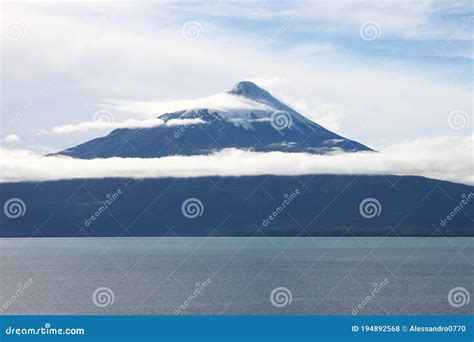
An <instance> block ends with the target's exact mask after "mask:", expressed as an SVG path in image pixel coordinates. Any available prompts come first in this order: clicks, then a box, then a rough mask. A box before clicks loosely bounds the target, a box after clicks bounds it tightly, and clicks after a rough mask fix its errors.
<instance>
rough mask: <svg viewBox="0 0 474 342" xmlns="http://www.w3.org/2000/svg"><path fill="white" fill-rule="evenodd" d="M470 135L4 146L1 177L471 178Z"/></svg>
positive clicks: (470, 181)
mask: <svg viewBox="0 0 474 342" xmlns="http://www.w3.org/2000/svg"><path fill="white" fill-rule="evenodd" d="M473 141H474V139H473V136H469V137H464V138H460V137H443V138H436V139H420V140H416V141H411V142H406V143H403V144H398V145H393V146H390V147H388V148H386V149H385V150H383V151H381V152H380V153H373V152H359V153H343V154H334V155H323V156H320V155H310V154H305V153H283V152H269V153H257V152H250V151H242V150H235V149H229V150H224V151H220V152H218V153H215V154H212V155H206V156H172V157H163V158H108V159H92V160H82V159H72V158H69V157H45V156H40V155H37V154H33V153H31V152H28V151H20V150H5V149H4V150H2V151H1V157H2V158H1V160H2V173H1V177H0V180H1V181H2V182H18V181H46V180H58V179H74V178H107V177H126V178H162V177H203V176H253V175H305V174H340V175H342V174H361V175H420V176H426V177H430V178H436V179H442V180H448V181H453V182H459V183H465V184H474V176H473V173H472V169H473V161H472V157H471V151H472V145H473Z"/></svg>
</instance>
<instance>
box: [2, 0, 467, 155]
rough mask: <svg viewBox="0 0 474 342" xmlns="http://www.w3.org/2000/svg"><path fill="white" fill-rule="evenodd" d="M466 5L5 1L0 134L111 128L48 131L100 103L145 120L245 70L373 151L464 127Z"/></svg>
mask: <svg viewBox="0 0 474 342" xmlns="http://www.w3.org/2000/svg"><path fill="white" fill-rule="evenodd" d="M473 15H474V11H473V7H472V2H471V1H444V2H432V1H422V2H421V1H406V2H401V1H399V2H387V1H378V2H376V3H375V2H371V3H369V2H365V3H363V2H361V3H355V2H342V1H334V2H329V1H328V2H298V3H296V4H295V3H292V2H280V3H271V2H242V1H239V2H235V3H221V2H217V3H214V2H209V3H207V2H202V1H199V2H187V3H182V2H181V3H179V2H176V3H172V2H138V3H134V4H131V3H119V4H118V3H114V4H111V3H108V4H107V3H97V2H88V3H82V4H77V3H67V2H62V3H61V2H48V3H35V4H25V3H7V4H5V3H3V4H2V25H1V26H2V30H3V31H2V49H1V68H2V70H1V116H2V121H1V124H2V127H1V134H2V135H1V140H2V146H3V147H8V148H22V149H24V148H27V149H32V150H35V151H45V152H49V151H53V150H58V149H62V148H66V147H69V146H72V145H75V144H78V143H81V142H84V141H85V140H88V139H90V138H93V137H97V136H101V135H105V134H106V133H107V132H108V131H107V130H102V131H90V130H79V131H77V132H74V133H71V134H51V133H49V134H45V131H51V130H52V128H53V127H54V126H60V125H67V124H75V123H79V122H84V121H92V120H93V119H94V117H96V116H97V115H98V114H97V113H98V112H99V115H100V113H101V112H100V111H103V110H107V113H108V115H109V114H110V115H112V117H113V120H114V121H117V122H122V121H125V120H129V119H149V118H151V117H154V116H155V115H159V114H162V113H161V112H160V110H161V108H162V107H160V105H159V103H161V102H163V101H165V102H164V103H165V104H169V103H174V102H179V101H180V100H187V99H194V98H201V97H205V96H209V95H212V94H216V93H220V92H223V91H226V90H228V89H229V88H231V87H232V86H233V84H235V83H237V82H238V81H240V80H244V79H250V80H254V81H255V82H256V83H257V84H259V85H261V86H263V87H265V88H266V89H268V90H269V91H270V92H272V94H274V95H275V96H277V97H278V98H280V99H281V100H283V101H285V102H287V103H288V104H289V105H291V106H293V107H294V108H295V109H297V110H299V111H300V112H301V113H303V114H304V115H307V116H308V117H310V118H311V119H313V120H314V121H316V122H317V123H319V124H321V125H323V126H325V127H327V128H328V129H331V130H333V131H335V132H336V133H339V134H342V135H345V136H347V137H349V138H351V139H355V140H358V141H360V142H362V143H364V144H366V145H368V146H371V147H374V148H376V149H380V148H383V147H385V146H387V145H393V144H397V143H401V142H405V141H411V140H414V139H417V138H424V139H429V138H437V137H441V136H458V137H463V136H470V135H471V134H472V107H473V102H472V86H473V83H472V62H473V22H474V17H473ZM147 102H153V103H157V102H158V105H157V107H156V113H153V108H152V110H151V113H150V110H143V112H142V110H141V108H145V107H146V108H149V106H148V107H147V106H146V104H147ZM111 104H114V105H113V106H111ZM144 106H145V107H144ZM165 107H166V106H164V107H163V108H165Z"/></svg>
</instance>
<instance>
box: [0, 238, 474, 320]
mask: <svg viewBox="0 0 474 342" xmlns="http://www.w3.org/2000/svg"><path fill="white" fill-rule="evenodd" d="M0 258H1V259H0V263H1V266H0V274H1V278H0V309H1V310H2V312H1V314H121V315H123V314H135V315H136V314H138V315H142V314H143V315H145V314H151V315H174V314H184V315H186V314H200V315H221V314H223V315H244V314H251V315H252V314H255V315H261V314H270V315H273V314H278V315H280V314H281V315H284V314H300V315H308V314H309V315H327V314H340V315H351V314H353V313H356V314H360V315H367V314H376V315H386V314H391V315H408V314H414V315H418V314H430V315H435V314H436V315H437V314H448V315H467V314H473V313H474V309H473V308H474V306H473V303H472V301H474V299H473V300H471V301H469V303H466V300H464V303H463V304H464V305H462V306H459V307H455V306H453V305H451V304H450V303H449V300H448V293H449V292H450V290H451V289H453V288H456V287H463V288H464V289H465V290H466V291H467V292H468V293H470V294H473V293H474V292H473V291H474V287H473V284H474V241H473V239H472V238H399V237H389V238H382V237H380V238H378V237H369V238H367V237H364V238H356V237H343V238H264V237H263V238H219V237H213V238H178V237H174V238H171V237H164V238H72V239H71V238H44V239H0ZM19 288H21V293H20V292H19V291H18V289H19ZM101 288H102V289H101ZM103 288H107V289H103ZM282 288H284V289H282ZM97 289H99V290H97ZM275 289H276V290H275ZM272 291H273V292H274V296H273V297H272ZM94 292H95V295H94ZM275 293H277V294H275ZM290 297H291V300H290ZM464 298H466V297H464ZM272 299H273V301H272ZM356 308H358V309H356Z"/></svg>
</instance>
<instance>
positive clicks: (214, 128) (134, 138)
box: [57, 81, 371, 159]
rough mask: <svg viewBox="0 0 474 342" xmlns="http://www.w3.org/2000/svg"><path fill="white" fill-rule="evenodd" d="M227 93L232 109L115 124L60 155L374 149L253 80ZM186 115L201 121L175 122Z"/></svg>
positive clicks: (188, 111) (198, 110) (185, 112)
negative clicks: (147, 124)
mask: <svg viewBox="0 0 474 342" xmlns="http://www.w3.org/2000/svg"><path fill="white" fill-rule="evenodd" d="M223 95H224V96H221V98H222V99H223V100H224V101H225V102H228V103H233V106H232V108H226V109H222V108H219V107H220V106H219V105H215V106H214V107H215V108H190V109H186V110H180V111H177V112H173V113H165V114H162V115H160V116H158V117H157V120H162V121H163V122H164V124H163V125H159V126H156V127H151V128H122V129H116V130H114V131H112V132H111V133H110V134H109V135H107V136H105V137H101V138H97V139H93V140H90V141H88V142H86V143H84V144H81V145H78V146H75V147H71V148H68V149H66V150H64V151H61V152H58V153H57V154H58V155H66V156H70V157H73V158H81V159H93V158H110V157H140V158H154V157H164V156H171V155H202V154H210V153H213V152H216V151H219V150H222V149H226V148H238V149H245V150H251V151H257V152H269V151H282V152H306V153H314V154H326V153H335V152H358V151H371V149H370V148H368V147H367V146H364V145H363V144H361V143H358V142H356V141H353V140H350V139H347V138H345V137H342V136H340V135H338V134H336V133H333V132H331V131H329V130H327V129H325V128H324V127H322V126H320V125H318V124H316V123H315V122H313V121H311V120H309V119H308V118H306V117H305V116H303V115H302V114H300V113H298V112H297V111H295V110H294V109H292V108H290V107H289V106H287V105H286V104H284V103H283V102H281V101H280V100H278V99H276V98H275V97H273V96H272V95H271V94H270V93H269V92H268V91H266V90H264V89H262V88H260V87H258V86H257V85H256V84H254V83H252V82H248V81H245V82H240V83H238V84H236V85H235V86H234V87H233V88H232V89H231V90H230V91H228V92H227V93H225V94H223ZM185 119H188V120H187V121H188V122H196V121H197V120H198V121H199V124H191V125H186V126H184V125H183V126H179V125H174V124H173V123H176V122H180V121H183V122H184V121H186V120H185ZM189 119H195V120H189Z"/></svg>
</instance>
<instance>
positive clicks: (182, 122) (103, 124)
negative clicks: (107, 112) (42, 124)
mask: <svg viewBox="0 0 474 342" xmlns="http://www.w3.org/2000/svg"><path fill="white" fill-rule="evenodd" d="M204 123H205V121H204V120H202V119H200V118H193V119H171V120H168V121H166V122H165V121H163V120H162V119H160V118H155V119H148V120H136V119H129V120H125V121H121V122H114V121H111V122H109V121H105V120H94V121H83V122H80V123H77V124H68V125H61V126H55V127H53V128H52V129H51V130H45V129H42V130H40V131H38V135H45V134H51V133H52V134H70V133H74V132H81V131H89V130H112V129H118V128H151V127H158V126H163V125H164V126H189V125H201V124H204Z"/></svg>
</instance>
